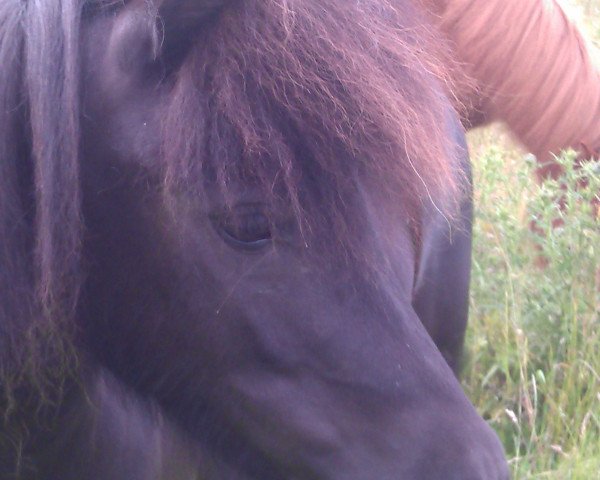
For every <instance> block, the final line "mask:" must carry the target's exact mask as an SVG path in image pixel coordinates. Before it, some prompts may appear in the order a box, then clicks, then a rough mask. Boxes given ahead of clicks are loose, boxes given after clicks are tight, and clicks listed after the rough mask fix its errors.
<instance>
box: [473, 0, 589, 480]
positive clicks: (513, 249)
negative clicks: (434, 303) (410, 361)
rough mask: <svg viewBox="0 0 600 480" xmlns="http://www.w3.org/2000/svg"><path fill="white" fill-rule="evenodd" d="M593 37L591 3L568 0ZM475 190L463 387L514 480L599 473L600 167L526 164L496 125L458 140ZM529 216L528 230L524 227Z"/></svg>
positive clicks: (566, 162)
mask: <svg viewBox="0 0 600 480" xmlns="http://www.w3.org/2000/svg"><path fill="white" fill-rule="evenodd" d="M571 3H572V4H577V5H576V6H578V7H580V10H578V11H579V12H580V13H581V14H582V15H581V17H580V18H582V19H583V20H584V21H585V22H586V25H587V29H588V32H590V31H591V32H592V35H594V34H595V35H596V36H595V38H596V40H600V0H587V1H586V0H582V1H579V2H571ZM469 141H470V147H471V154H472V158H473V163H474V182H475V188H476V205H477V211H476V223H475V231H474V236H475V246H474V253H473V275H472V296H471V318H470V329H469V332H468V339H467V364H466V366H465V370H464V385H465V389H466V390H467V393H468V395H469V396H470V398H471V399H472V401H473V402H474V403H475V405H476V406H477V407H478V409H479V411H480V412H481V414H482V415H483V416H484V417H485V418H486V419H487V420H488V421H489V423H490V424H491V425H492V426H493V427H494V428H495V430H496V431H497V432H498V434H499V435H500V438H501V439H502V441H503V443H504V445H505V449H506V452H507V456H508V458H509V461H510V464H511V467H512V471H513V478H514V479H515V480H518V479H553V480H567V479H574V480H578V479H582V480H583V479H585V480H589V479H600V211H599V210H598V205H599V203H594V202H598V201H599V200H600V198H598V196H597V195H598V194H599V192H600V165H598V164H597V163H596V164H594V163H588V164H584V165H583V166H581V168H575V167H574V162H573V160H574V154H573V153H569V152H567V153H564V154H563V155H562V156H561V157H560V158H559V161H560V162H561V163H562V164H563V166H564V169H565V174H564V176H563V177H562V178H561V179H559V180H551V181H546V182H544V183H543V184H541V185H540V184H538V183H537V182H536V181H535V176H534V167H535V161H534V159H533V158H531V156H528V155H525V154H524V153H522V152H521V151H519V150H518V149H517V148H516V147H514V146H513V145H512V144H511V143H510V141H509V140H507V138H506V134H505V133H504V132H503V131H502V130H500V129H499V128H497V127H495V128H492V129H486V130H484V131H480V132H475V133H474V134H471V135H470V138H469ZM532 225H535V227H534V228H531V226H532Z"/></svg>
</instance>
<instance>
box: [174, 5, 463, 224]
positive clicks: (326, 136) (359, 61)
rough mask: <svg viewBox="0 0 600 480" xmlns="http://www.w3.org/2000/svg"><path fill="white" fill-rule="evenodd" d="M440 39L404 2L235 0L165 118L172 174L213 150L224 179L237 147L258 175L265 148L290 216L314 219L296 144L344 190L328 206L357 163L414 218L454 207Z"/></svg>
mask: <svg viewBox="0 0 600 480" xmlns="http://www.w3.org/2000/svg"><path fill="white" fill-rule="evenodd" d="M438 47H439V45H438V44H437V39H436V36H435V32H434V31H433V29H432V28H431V27H430V26H429V24H428V23H427V22H426V20H425V19H424V18H423V17H421V16H420V15H419V13H418V11H417V9H416V8H415V7H414V6H413V5H411V4H410V3H409V2H399V1H395V2H392V1H390V0H363V1H357V2H347V1H346V0H287V1H276V0H273V1H264V0H246V1H244V2H233V3H232V4H231V6H230V7H229V8H228V9H226V10H224V11H223V12H222V14H221V15H220V17H219V18H218V19H216V20H215V21H214V23H213V24H212V25H211V26H210V27H209V28H207V29H206V30H205V31H204V32H203V34H202V35H201V37H200V38H199V41H198V42H197V44H196V47H195V49H194V51H193V52H191V54H190V55H189V57H188V60H187V61H186V63H185V64H184V65H183V66H182V67H181V69H180V71H179V72H178V73H177V78H176V83H175V87H174V92H173V97H172V101H171V104H170V109H169V112H168V113H167V115H166V120H165V125H164V132H165V145H164V152H165V156H166V160H167V164H168V169H169V170H170V171H171V173H172V175H171V177H172V178H177V177H181V176H186V175H189V174H190V172H193V171H197V170H198V169H200V168H201V164H202V162H203V161H206V160H207V159H208V161H211V162H212V163H213V164H215V165H217V166H221V167H222V168H221V175H220V177H219V178H220V179H221V180H222V183H223V184H224V185H226V183H227V173H226V165H230V163H231V162H230V161H228V160H227V159H228V157H229V156H231V154H232V152H235V154H236V155H239V156H240V157H241V158H242V159H243V162H245V163H246V164H247V165H249V168H250V169H251V170H252V171H253V172H254V173H255V174H256V175H257V176H258V177H259V178H260V177H261V169H263V167H261V165H264V159H265V158H267V159H270V161H271V165H270V166H269V168H268V169H272V163H273V162H275V163H277V164H278V168H279V171H280V173H281V176H282V177H283V178H284V183H285V186H286V188H287V193H288V196H289V198H290V200H291V201H292V203H293V204H294V207H295V211H296V212H297V214H298V216H299V217H302V216H303V215H304V216H305V217H310V216H311V215H312V214H313V213H314V212H311V211H309V210H310V208H309V209H307V208H306V205H305V203H306V201H304V202H303V201H302V199H300V196H299V195H298V191H299V190H300V186H299V183H298V182H299V179H301V178H302V171H303V170H306V168H307V161H306V160H307V159H306V156H305V157H304V158H299V155H298V150H299V149H298V146H299V144H300V145H301V146H302V151H303V152H305V153H307V154H308V156H309V157H310V159H311V160H312V163H313V171H312V172H311V173H312V174H315V175H317V176H318V175H319V172H321V173H322V175H321V176H322V177H323V183H324V187H328V188H329V189H330V190H333V191H338V190H339V192H338V193H337V194H334V195H330V198H331V199H332V204H330V205H328V206H329V207H330V208H334V209H335V208H337V209H338V210H339V209H340V208H342V209H343V201H336V198H337V199H339V197H340V195H341V194H340V192H342V191H343V189H344V188H345V187H346V186H348V185H349V184H351V183H352V182H353V179H352V178H353V175H354V174H355V173H357V174H359V175H363V176H367V177H368V178H369V179H370V180H371V181H372V184H375V185H377V187H378V190H379V192H380V194H381V195H383V196H385V197H387V198H388V202H387V203H388V204H389V205H390V207H391V208H397V209H398V210H401V211H402V214H403V215H404V216H408V217H409V218H411V219H413V220H415V221H417V220H418V213H419V211H420V208H421V205H422V203H423V202H425V201H427V202H429V201H431V200H433V201H434V202H435V203H436V204H437V205H438V206H439V207H440V209H441V210H443V211H445V213H447V214H451V211H452V208H453V207H454V206H455V203H456V202H455V201H456V199H457V198H458V197H459V195H460V188H459V184H460V179H459V178H458V177H457V173H456V172H457V171H458V169H457V168H456V155H455V154H456V146H455V145H453V143H452V142H453V139H452V136H451V135H450V134H449V130H448V111H449V108H450V105H449V102H448V100H447V95H448V94H450V93H451V92H450V91H449V88H448V85H449V81H448V78H449V76H448V75H447V69H446V68H445V67H444V65H443V64H442V61H441V59H442V54H440V52H441V49H440V48H438ZM224 124H225V125H226V127H224V126H223V125H224ZM268 169H266V170H268ZM266 170H265V173H264V179H265V182H269V181H272V176H271V175H270V170H269V173H267V171H266ZM336 202H337V205H334V204H335V203H336ZM321 207H325V208H326V207H327V205H325V206H324V205H321ZM300 220H301V223H302V222H303V221H305V220H306V218H300ZM343 223H344V221H343V219H342V220H340V225H339V227H340V228H342V229H343V227H344V225H343Z"/></svg>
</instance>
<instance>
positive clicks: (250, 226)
mask: <svg viewBox="0 0 600 480" xmlns="http://www.w3.org/2000/svg"><path fill="white" fill-rule="evenodd" d="M216 226H217V230H218V231H219V233H220V234H221V236H222V237H223V238H224V239H225V240H226V241H227V242H228V243H229V244H231V245H233V246H234V247H238V248H244V249H250V250H258V249H260V248H262V247H265V246H266V245H268V244H269V243H270V242H271V222H270V220H269V217H267V215H265V214H264V213H263V212H261V211H260V210H257V209H256V208H251V209H247V208H238V209H234V210H233V211H231V212H228V213H227V214H224V215H221V216H219V217H217V218H216Z"/></svg>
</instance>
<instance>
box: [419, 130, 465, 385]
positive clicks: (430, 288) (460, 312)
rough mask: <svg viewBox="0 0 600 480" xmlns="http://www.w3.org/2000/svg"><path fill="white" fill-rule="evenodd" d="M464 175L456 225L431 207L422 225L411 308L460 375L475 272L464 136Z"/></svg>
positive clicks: (462, 141)
mask: <svg viewBox="0 0 600 480" xmlns="http://www.w3.org/2000/svg"><path fill="white" fill-rule="evenodd" d="M461 137H462V140H461V139H459V140H460V144H461V145H463V148H464V150H463V151H462V152H461V153H460V154H461V157H462V158H461V163H460V165H461V169H462V170H463V172H462V174H463V176H464V179H465V183H466V186H465V195H464V197H463V199H462V202H461V205H460V210H459V214H458V216H457V218H456V219H453V220H448V219H447V218H446V217H445V216H444V215H442V214H441V213H440V212H439V210H438V209H436V208H435V206H433V205H431V206H430V207H429V209H428V210H429V211H428V213H427V214H426V216H425V218H426V221H425V223H424V225H423V232H422V244H421V253H420V259H419V267H418V271H417V276H416V280H415V289H414V294H413V307H414V309H415V311H416V312H417V315H418V316H419V318H420V319H421V322H423V325H425V328H426V329H427V331H428V332H429V334H430V335H431V337H432V338H433V341H434V342H435V344H436V345H437V347H438V349H439V350H440V352H441V353H442V355H443V356H444V358H445V359H446V361H447V362H448V364H449V365H450V367H451V368H452V370H453V371H454V373H455V374H456V375H458V373H459V371H460V367H461V358H462V349H463V343H464V337H465V330H466V327H467V317H468V310H469V281H470V271H471V231H472V217H473V204H472V189H471V184H470V182H471V178H470V177H471V165H470V162H469V158H468V154H467V147H466V144H465V143H464V136H462V135H461Z"/></svg>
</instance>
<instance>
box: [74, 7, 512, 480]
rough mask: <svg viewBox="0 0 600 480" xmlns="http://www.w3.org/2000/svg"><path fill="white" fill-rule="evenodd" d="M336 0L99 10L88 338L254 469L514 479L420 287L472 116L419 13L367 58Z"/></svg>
mask: <svg viewBox="0 0 600 480" xmlns="http://www.w3.org/2000/svg"><path fill="white" fill-rule="evenodd" d="M200 3H201V2H197V4H200ZM284 3H285V2H284ZM318 3H319V2H306V3H305V4H304V6H303V4H302V2H292V3H291V4H290V5H287V6H286V5H283V4H281V5H280V4H279V2H265V1H258V0H255V1H247V2H233V3H232V4H231V5H229V6H227V7H226V8H225V9H224V10H223V11H217V12H214V11H212V10H211V11H210V15H208V14H207V13H206V12H204V10H203V8H204V7H198V8H197V9H196V10H195V9H194V5H197V4H196V2H191V1H189V2H180V7H179V8H178V7H176V6H175V5H176V4H177V2H168V1H167V2H163V5H161V6H160V8H159V11H158V15H159V16H160V18H161V21H160V22H157V21H156V18H157V17H156V15H157V12H155V11H152V9H151V8H150V9H149V6H148V5H149V4H148V2H142V1H139V2H138V1H131V2H127V3H126V4H125V5H124V6H123V5H117V6H115V5H113V3H111V2H106V4H101V7H99V9H98V11H97V12H95V13H94V14H90V15H89V17H86V19H85V21H84V24H83V26H82V33H81V54H82V73H81V85H82V87H81V90H82V92H81V94H82V120H81V122H82V123H81V132H82V144H81V159H82V160H81V171H82V192H83V193H82V195H83V210H82V211H83V219H84V226H85V230H84V243H83V263H84V265H85V272H86V277H85V281H84V283H83V288H82V296H81V300H80V306H79V309H78V322H79V323H80V327H81V328H80V332H82V333H81V336H82V338H81V342H82V344H83V345H84V346H85V349H86V351H88V352H89V353H90V357H91V358H92V361H93V362H97V363H98V364H99V365H101V366H103V367H104V368H107V369H108V370H110V371H111V372H112V373H113V374H114V375H115V376H116V377H117V378H118V379H119V380H120V381H122V382H124V383H125V384H127V385H129V386H131V387H132V388H133V390H134V391H135V392H136V393H137V394H138V395H140V396H142V397H147V398H152V399H154V400H156V402H157V404H158V405H159V406H160V408H161V409H163V410H164V412H165V413H166V415H167V416H168V417H169V418H170V419H172V420H174V422H175V423H176V424H177V425H178V426H179V427H180V428H181V429H182V430H183V431H185V433H186V434H187V436H189V437H190V438H191V439H192V440H193V441H194V442H197V443H198V444H199V445H201V446H202V447H203V448H204V449H207V450H208V451H209V452H211V455H213V456H214V457H215V458H216V459H218V461H220V462H223V463H224V464H227V465H228V467H229V468H231V469H232V470H231V471H235V472H236V475H239V478H255V479H261V480H266V479H282V478H290V479H313V478H314V479H345V480H351V479H357V480H358V479H366V478H372V479H381V480H383V479H390V480H391V479H432V480H433V479H442V478H443V479H489V480H502V479H505V478H506V477H507V473H506V466H505V463H504V460H503V454H502V448H501V447H500V445H499V442H498V440H497V438H496V437H495V435H494V434H493V432H492V431H491V429H490V428H489V427H488V426H487V425H486V424H485V422H484V421H483V420H482V419H481V418H480V417H479V416H478V415H477V413H476V412H475V410H474V408H473V407H472V406H471V405H470V403H469V401H468V400H467V399H466V397H465V396H464V394H463V392H462V390H461V388H460V386H459V384H458V382H457V381H456V379H455V378H454V376H453V373H452V371H451V370H450V368H449V367H448V366H447V364H446V362H445V361H444V358H443V357H442V355H441V354H440V353H439V351H438V350H437V348H436V346H435V344H434V343H433V341H432V339H431V338H430V336H429V335H428V333H427V331H426V330H425V328H424V327H423V325H422V323H421V321H420V319H419V318H418V316H417V314H416V313H415V310H414V308H413V306H412V300H413V293H414V292H413V289H414V287H413V286H414V285H415V282H416V279H415V271H416V265H417V262H418V257H419V255H420V253H419V248H420V247H419V245H420V235H421V232H422V231H423V232H425V231H426V229H425V228H420V227H421V225H419V224H420V222H421V220H419V215H420V214H419V213H418V212H420V211H422V210H425V209H424V208H422V205H423V203H424V201H423V200H422V199H423V198H426V197H425V196H424V195H423V194H422V193H423V192H422V191H421V190H423V191H426V192H427V195H429V196H436V198H437V199H439V201H440V202H441V203H443V202H445V201H446V200H444V199H443V192H442V190H443V188H441V187H440V188H439V189H438V190H436V188H438V187H439V185H437V184H436V181H437V180H439V179H440V178H443V177H444V175H447V177H446V180H447V183H448V184H451V183H452V182H453V181H452V180H451V179H450V177H451V176H453V175H454V173H456V170H457V168H458V167H457V165H458V160H457V161H456V162H455V163H453V160H452V159H448V157H452V156H456V157H458V156H460V155H461V153H460V152H461V149H460V148H458V147H457V146H456V144H455V143H454V140H453V133H452V132H453V131H456V130H457V129H459V127H458V126H457V125H456V123H455V122H456V121H455V120H454V119H453V117H452V115H450V114H449V113H448V111H449V110H448V109H449V107H448V102H447V101H446V100H445V99H444V95H443V93H442V89H441V88H439V87H438V86H437V85H438V83H437V81H436V80H435V79H434V78H433V77H432V76H431V71H430V69H427V68H425V66H424V65H423V62H424V60H423V57H421V58H420V60H419V61H415V62H414V65H413V66H412V67H407V68H406V71H403V70H402V69H400V66H401V65H402V63H403V62H401V61H400V59H395V57H394V55H396V54H397V53H398V52H402V51H404V50H403V49H409V47H410V45H411V41H413V40H411V37H410V35H408V39H405V40H403V42H405V43H402V44H400V43H399V44H398V45H388V46H386V48H387V50H385V51H383V52H380V53H377V52H376V51H375V50H373V52H367V53H368V55H367V56H372V60H371V63H370V64H368V65H365V66H364V68H363V67H360V68H358V67H357V66H356V65H358V64H359V63H360V62H359V61H358V60H360V59H358V60H357V62H355V61H354V59H353V58H351V57H352V54H353V53H356V52H363V50H364V49H362V50H361V49H358V48H357V49H356V50H355V51H353V50H352V47H353V45H352V43H351V42H352V41H354V40H351V39H349V38H348V41H349V42H350V43H349V46H348V50H347V51H345V50H338V47H337V45H334V44H333V43H331V40H332V38H334V36H335V35H336V34H338V33H339V34H341V33H340V32H343V28H342V27H348V28H349V29H350V30H351V35H352V36H355V39H356V40H355V41H356V42H359V43H360V44H361V45H362V44H364V42H367V41H369V38H371V37H368V36H366V37H361V36H360V35H365V34H366V33H365V32H361V31H360V30H358V31H352V29H353V28H358V27H357V25H359V23H360V22H357V21H356V20H351V19H349V20H348V23H347V24H344V23H343V22H342V23H339V21H338V19H336V18H334V17H332V18H328V17H327V16H326V12H325V11H323V10H321V8H320V7H319V5H317V4H318ZM327 3H328V4H329V6H330V7H331V8H332V11H331V12H330V14H331V15H333V16H335V15H338V14H339V15H342V16H343V15H345V14H344V13H342V12H343V11H344V10H343V9H342V8H341V3H343V2H338V1H334V0H331V1H329V2H327ZM367 4H368V5H370V4H371V2H366V3H365V5H366V6H364V8H365V9H366V10H365V11H364V12H363V13H365V12H367V11H371V10H369V6H368V5H367ZM357 5H358V4H357ZM386 5H387V4H386ZM290 8H291V10H290V11H288V9H290ZM344 8H345V7H344ZM361 8H362V7H361ZM161 9H162V10H161ZM294 9H296V10H294ZM354 10H356V11H354ZM207 11H208V10H207ZM349 11H351V13H349V14H348V15H351V14H352V15H356V14H357V13H358V12H359V11H360V8H359V6H353V7H352V8H350V9H349ZM390 12H394V14H395V15H398V16H400V17H401V14H402V12H399V11H395V10H390V11H388V12H387V13H386V15H387V14H390ZM411 12H412V10H411V9H410V8H408V7H406V12H405V13H407V15H408V14H409V13H411ZM372 13H373V15H375V14H376V13H377V12H376V11H375V10H373V12H372ZM311 15H312V16H311ZM386 15H383V14H382V18H384V19H385V18H387V17H386ZM321 16H325V17H326V18H325V20H323V22H324V27H323V28H325V27H327V22H329V23H330V24H331V25H333V26H335V25H338V27H339V29H338V31H337V32H336V31H335V28H334V31H329V33H327V36H326V35H325V33H324V32H325V31H324V30H320V29H319V28H316V27H315V24H316V25H319V22H321V20H319V19H320V18H321ZM349 18H351V17H349ZM377 18H379V17H377ZM190 19H192V20H194V21H193V22H191V20H190ZM378 21H379V20H378ZM190 22H191V23H192V24H193V25H191V26H189V25H188V23H190ZM314 22H316V23H314ZM382 25H383V24H382ZM382 25H378V24H377V25H375V26H374V27H373V30H372V32H376V33H377V32H379V30H380V29H382V28H383V26H382ZM178 26H180V27H181V29H183V32H184V33H181V32H179V30H178ZM331 28H333V27H331ZM416 31H417V30H415V32H416ZM178 32H179V33H178ZM372 32H371V33H372ZM367 33H368V32H367ZM313 34H317V35H316V36H315V37H314V38H313V39H312V43H311V42H309V41H308V40H307V39H305V38H304V37H305V36H308V37H310V36H311V35H313ZM318 34H321V35H323V36H322V37H319V36H318ZM415 35H416V33H415ZM373 38H374V37H373ZM346 40H347V38H342V39H340V41H346ZM302 42H304V43H302ZM361 42H362V43H361ZM373 48H374V49H375V48H376V45H374V46H373ZM415 51H416V50H415ZM363 53H364V52H363ZM409 53H410V54H407V56H406V58H407V59H412V60H410V61H414V58H413V54H414V51H413V52H409ZM317 54H321V57H320V58H318V57H317ZM344 55H345V56H346V57H344ZM336 58H338V59H339V68H338V66H336V65H334V64H333V63H330V64H327V63H326V61H327V60H330V61H332V62H333V60H334V59H336ZM365 58H366V57H365ZM386 59H387V60H389V62H388V63H387V64H386V63H385V62H386V61H387V60H386ZM406 61H407V62H408V61H409V60H406ZM378 62H382V65H383V66H381V67H378V69H374V70H372V71H371V72H369V69H370V68H371V67H373V66H374V65H378ZM352 68H356V70H355V71H353V70H352ZM396 68H398V70H397V71H396V73H397V74H398V75H399V80H398V82H399V86H397V87H393V88H392V87H389V85H391V84H392V83H390V79H391V78H392V75H391V73H392V72H394V71H395V70H394V69H396ZM355 74H356V75H358V76H355V77H354V80H355V82H353V81H352V80H351V77H352V76H353V75H355ZM388 74H390V75H388ZM360 75H363V76H364V77H362V78H361V77H360ZM368 75H372V77H371V79H372V83H370V84H368V85H367V84H366V80H367V76H368ZM388 87H389V88H390V90H389V91H386V88H388ZM372 89H374V90H375V93H374V94H373V93H370V90H372ZM382 92H383V93H389V94H390V98H395V97H394V96H393V95H396V94H398V93H399V92H403V95H404V96H405V98H404V97H403V98H404V100H402V101H403V102H404V103H402V102H400V100H398V102H396V100H393V101H392V104H391V106H390V103H389V102H390V101H391V100H389V99H386V98H384V99H382V101H381V103H378V101H379V100H377V98H376V97H377V96H378V95H381V94H382ZM371 95H374V96H371ZM398 98H400V97H398ZM394 102H396V103H394ZM410 102H413V103H412V104H411V103H410ZM387 108H389V111H388V110H385V109H387ZM403 108H404V109H405V110H406V112H409V113H410V115H412V119H411V120H410V121H406V118H405V117H403V118H404V121H405V122H406V125H404V127H405V132H404V133H403V135H405V137H406V138H402V139H400V140H398V139H396V138H395V136H396V135H402V134H400V133H398V132H397V131H396V130H395V128H396V124H395V123H394V122H395V120H394V118H395V117H394V115H396V116H399V115H400V113H399V112H401V111H402V109H403ZM407 115H408V113H407ZM450 117H452V120H451V121H449V120H448V118H450ZM428 122H429V123H428ZM398 125H400V124H398ZM426 125H430V127H431V128H430V129H429V131H428V132H426V133H425V134H423V135H422V137H423V138H421V139H419V138H417V137H419V135H421V134H422V132H423V130H424V128H423V127H424V126H426ZM419 132H421V133H419ZM419 157H420V158H419ZM427 159H429V160H427ZM428 161H429V163H427V162H428ZM436 161H437V162H439V166H440V168H441V169H442V170H443V169H444V168H446V173H444V171H442V172H440V171H439V169H437V170H436V164H435V162H436ZM418 162H425V167H419V166H418ZM415 165H417V166H416V167H415ZM410 167H412V170H411V168H410ZM419 168H421V170H419ZM430 170H431V171H430ZM433 170H436V172H437V173H436V172H433V173H432V171H433ZM453 172H454V173H453ZM456 176H457V177H460V175H458V174H457V175H456ZM420 181H421V182H423V185H424V188H422V189H421V186H420V185H419V182H420ZM440 183H443V182H440ZM457 183H460V179H459V180H457ZM456 191H457V192H458V191H460V188H457V189H456ZM455 194H456V192H455ZM456 195H458V194H456ZM451 196H452V195H449V196H448V198H450V197H451ZM427 198H429V197H427ZM448 203H451V201H449V200H448ZM436 208H437V206H436ZM227 475H232V473H231V472H230V473H228V474H227ZM215 478H221V477H219V476H218V475H217V476H215ZM228 478H230V477H228Z"/></svg>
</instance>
